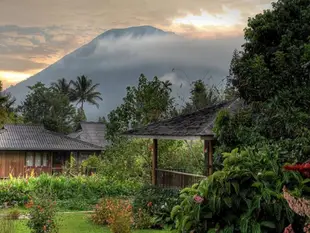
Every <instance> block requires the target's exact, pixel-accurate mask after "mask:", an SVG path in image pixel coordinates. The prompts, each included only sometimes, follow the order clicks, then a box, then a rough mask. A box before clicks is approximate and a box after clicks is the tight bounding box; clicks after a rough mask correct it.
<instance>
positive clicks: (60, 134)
mask: <svg viewBox="0 0 310 233" xmlns="http://www.w3.org/2000/svg"><path fill="white" fill-rule="evenodd" d="M45 131H46V132H47V133H50V134H54V135H58V136H62V137H64V138H66V139H68V140H72V141H76V142H79V143H81V144H84V145H88V146H93V147H96V148H98V149H102V148H103V147H100V146H98V145H95V144H92V143H89V142H85V141H82V140H80V139H77V138H71V137H69V136H68V135H66V134H63V133H58V132H53V131H50V130H47V129H45Z"/></svg>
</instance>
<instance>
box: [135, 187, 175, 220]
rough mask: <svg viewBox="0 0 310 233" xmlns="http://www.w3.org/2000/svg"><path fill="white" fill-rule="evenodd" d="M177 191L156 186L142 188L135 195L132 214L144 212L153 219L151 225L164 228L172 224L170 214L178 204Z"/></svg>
mask: <svg viewBox="0 0 310 233" xmlns="http://www.w3.org/2000/svg"><path fill="white" fill-rule="evenodd" d="M178 195H179V190H177V189H168V188H161V187H157V186H148V185H147V186H144V187H142V189H141V190H140V191H139V192H137V193H136V195H135V198H134V201H133V210H134V213H136V214H139V212H141V210H142V211H144V213H145V214H147V215H149V216H152V217H153V224H155V225H157V226H164V225H167V224H172V223H173V221H172V219H171V218H170V212H171V210H172V208H173V207H174V206H175V205H176V204H177V203H178V201H179V199H178Z"/></svg>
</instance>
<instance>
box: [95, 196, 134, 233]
mask: <svg viewBox="0 0 310 233" xmlns="http://www.w3.org/2000/svg"><path fill="white" fill-rule="evenodd" d="M91 220H92V221H93V222H94V223H95V224H97V225H106V224H108V225H109V228H110V229H111V231H112V232H113V233H128V232H131V225H132V220H133V219H132V207H131V204H130V202H129V201H127V200H122V199H112V198H108V199H103V200H101V202H100V203H99V204H97V205H96V208H95V213H94V214H92V216H91Z"/></svg>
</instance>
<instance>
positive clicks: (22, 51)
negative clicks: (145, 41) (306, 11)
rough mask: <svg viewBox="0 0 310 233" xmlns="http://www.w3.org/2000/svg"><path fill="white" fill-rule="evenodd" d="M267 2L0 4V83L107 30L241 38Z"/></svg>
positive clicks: (58, 0)
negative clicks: (147, 28)
mask: <svg viewBox="0 0 310 233" xmlns="http://www.w3.org/2000/svg"><path fill="white" fill-rule="evenodd" d="M270 3H271V1H270V0H261V1H259V0H218V1H211V0H210V1H209V0H157V1H154V0H152V1H150V0H88V1H85V0H54V1H49V0H40V1H37V0H27V1H25V0H24V1H21V0H2V1H0V80H2V81H3V83H4V87H8V86H10V85H14V84H15V83H17V82H20V81H22V80H24V79H26V78H28V77H29V76H31V75H33V74H35V73H37V72H39V71H41V70H42V69H44V68H46V67H47V66H49V65H50V64H52V63H54V62H55V61H57V60H58V59H60V58H61V57H63V56H64V55H66V54H68V53H70V52H72V51H73V50H75V49H76V48H78V47H80V46H81V45H83V44H85V43H87V42H89V41H90V40H92V39H93V38H94V37H96V36H97V35H99V34H101V33H103V32H104V31H106V30H108V29H111V28H124V27H130V26H139V25H151V26H154V27H158V28H160V29H163V30H169V31H173V32H175V33H177V34H182V35H185V36H188V37H194V38H204V37H213V38H219V37H229V36H235V35H242V34H243V28H244V27H245V25H246V22H247V19H248V17H249V16H253V15H255V14H257V13H260V12H262V11H263V9H267V8H270Z"/></svg>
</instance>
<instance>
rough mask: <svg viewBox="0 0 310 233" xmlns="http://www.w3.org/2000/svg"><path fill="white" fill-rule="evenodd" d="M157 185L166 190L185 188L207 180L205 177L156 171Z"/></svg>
mask: <svg viewBox="0 0 310 233" xmlns="http://www.w3.org/2000/svg"><path fill="white" fill-rule="evenodd" d="M156 173H157V174H156V175H157V182H156V183H157V185H158V186H160V187H164V188H185V187H189V186H191V185H193V184H195V183H199V182H200V181H201V180H203V179H205V178H206V177H205V176H201V175H195V174H191V173H185V172H179V171H172V170H165V169H156Z"/></svg>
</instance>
